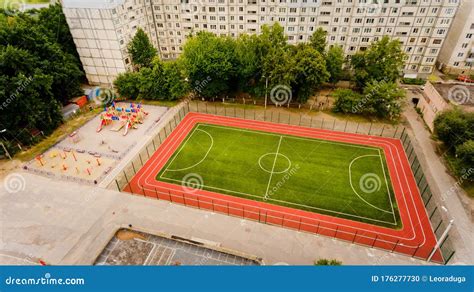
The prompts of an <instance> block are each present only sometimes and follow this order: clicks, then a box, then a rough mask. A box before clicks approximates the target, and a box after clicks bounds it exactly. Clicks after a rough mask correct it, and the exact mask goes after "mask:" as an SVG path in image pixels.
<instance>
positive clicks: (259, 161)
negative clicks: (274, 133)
mask: <svg viewBox="0 0 474 292" xmlns="http://www.w3.org/2000/svg"><path fill="white" fill-rule="evenodd" d="M272 154H275V155H276V156H278V155H280V156H283V157H285V158H286V160H288V167H287V168H286V169H285V170H283V171H275V170H274V171H273V173H276V174H280V173H285V172H287V171H288V170H290V168H291V160H290V159H289V158H288V156H286V155H284V154H281V153H266V154H263V155H262V156H260V158H259V159H258V166H260V168H261V169H262V170H263V171H265V172H268V173H271V171H270V170H268V169H266V168H265V167H263V166H262V159H263V157H265V156H267V155H272Z"/></svg>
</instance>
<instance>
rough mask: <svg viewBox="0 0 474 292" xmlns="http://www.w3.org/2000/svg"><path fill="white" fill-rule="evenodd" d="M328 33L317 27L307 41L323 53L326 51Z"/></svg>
mask: <svg viewBox="0 0 474 292" xmlns="http://www.w3.org/2000/svg"><path fill="white" fill-rule="evenodd" d="M327 35H328V33H327V32H326V31H325V30H324V29H323V28H321V27H318V29H316V30H315V31H314V32H313V34H312V35H311V36H310V38H309V43H310V44H311V46H312V47H313V48H315V49H316V51H318V52H319V53H320V54H322V55H324V52H325V51H326V38H327Z"/></svg>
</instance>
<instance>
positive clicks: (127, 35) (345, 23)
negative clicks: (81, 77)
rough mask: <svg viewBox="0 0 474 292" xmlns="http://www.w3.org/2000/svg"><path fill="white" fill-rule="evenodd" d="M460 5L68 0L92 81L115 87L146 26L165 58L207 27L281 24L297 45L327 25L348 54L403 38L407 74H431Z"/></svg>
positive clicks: (373, 0) (392, 0)
mask: <svg viewBox="0 0 474 292" xmlns="http://www.w3.org/2000/svg"><path fill="white" fill-rule="evenodd" d="M460 1H461V0H95V1H93V0H63V1H62V2H63V10H64V13H65V15H66V19H67V21H68V24H69V26H70V28H71V33H72V36H73V38H74V41H75V43H76V45H77V48H78V52H79V55H80V57H81V60H82V62H83V65H84V69H85V71H86V73H87V77H88V79H89V81H90V82H91V83H93V84H110V83H111V82H112V81H113V79H114V78H115V76H116V75H117V74H118V73H120V72H124V71H126V70H127V68H129V66H130V58H129V56H128V54H127V50H126V47H127V44H128V42H129V41H130V39H131V38H132V37H133V35H134V33H135V31H136V29H137V28H138V27H141V28H142V29H144V30H145V31H146V32H147V33H148V35H149V36H150V39H151V41H152V42H153V44H154V45H155V47H156V48H157V49H158V50H159V52H160V56H161V58H163V59H174V58H177V57H178V56H179V54H180V53H181V52H182V49H183V45H184V42H185V40H186V37H187V36H188V35H189V34H191V33H195V32H197V31H201V30H206V31H210V32H213V33H215V34H217V35H229V36H233V37H236V36H238V35H239V34H242V33H249V34H250V33H257V34H258V33H260V31H261V26H262V25H264V24H267V25H271V24H273V23H275V22H278V23H280V24H281V25H282V26H283V27H284V29H285V33H286V35H287V36H288V41H289V43H291V44H296V43H298V42H306V41H308V40H309V37H310V36H311V35H312V34H313V32H314V31H315V30H316V29H317V28H318V27H322V28H323V29H324V30H326V31H327V32H328V39H327V41H328V45H329V46H334V45H338V46H341V47H342V48H343V49H344V52H345V53H346V55H352V54H354V53H356V52H357V51H359V50H362V51H363V50H365V49H367V48H368V47H369V46H370V44H371V42H373V41H376V40H378V39H380V38H381V37H382V36H384V35H388V36H390V37H392V38H396V39H398V40H400V42H401V43H402V45H403V50H404V51H405V53H406V54H407V59H406V66H405V70H404V71H405V72H404V73H405V75H407V76H412V77H415V76H426V75H429V74H430V73H431V72H432V71H433V69H434V66H435V62H436V59H437V58H438V55H439V53H440V50H441V46H442V45H443V42H444V40H445V39H446V35H447V33H448V30H449V29H450V26H451V24H452V22H453V18H454V16H455V14H456V12H457V8H458V6H459V3H460Z"/></svg>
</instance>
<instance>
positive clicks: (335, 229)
mask: <svg viewBox="0 0 474 292" xmlns="http://www.w3.org/2000/svg"><path fill="white" fill-rule="evenodd" d="M197 123H207V124H214V125H222V126H231V127H236V128H242V129H251V130H258V131H266V132H272V133H279V134H287V135H293V136H300V137H308V138H316V139H324V140H329V141H337V142H346V143H352V144H359V145H368V146H375V147H380V148H382V149H383V151H384V154H385V158H386V161H387V166H388V170H389V174H390V178H391V180H392V185H393V190H394V193H395V199H396V201H397V205H398V209H399V212H400V219H401V220H402V224H403V227H402V229H397V230H395V229H391V228H387V227H381V226H376V225H372V224H368V223H362V222H357V221H353V220H349V219H344V218H337V217H333V216H328V215H322V214H318V213H313V212H308V211H303V210H297V209H293V208H289V207H283V206H278V205H273V204H269V203H266V202H257V201H253V200H249V199H244V198H239V197H234V196H229V195H223V194H220V193H215V192H210V191H206V190H200V189H192V190H190V189H189V188H183V187H182V186H181V185H175V184H170V183H166V182H162V181H157V180H156V179H155V177H156V175H157V174H158V173H159V171H160V170H161V168H162V167H164V166H165V164H166V162H167V161H168V160H169V158H170V157H171V156H172V155H173V153H174V152H175V151H176V149H178V147H179V146H180V145H181V142H182V141H183V140H184V139H185V138H186V136H187V134H188V133H189V132H190V131H191V130H192V129H193V127H194V126H195V125H196V124H197ZM125 191H127V192H131V193H134V194H138V195H144V196H147V197H152V198H156V199H161V200H168V201H171V202H174V203H180V204H184V205H188V206H192V207H197V208H200V209H207V210H212V211H214V212H221V213H226V214H228V215H233V216H239V217H243V218H247V219H251V220H258V221H259V222H264V223H267V224H274V225H279V226H284V227H287V228H292V229H297V230H301V231H306V232H311V233H317V234H322V235H326V236H330V237H336V238H338V239H342V240H346V241H349V242H352V243H358V244H363V245H366V246H370V247H376V248H381V249H385V250H388V251H390V252H398V253H403V254H406V255H409V256H413V257H417V258H422V259H427V258H428V257H429V255H430V253H431V252H432V251H433V248H434V247H435V245H436V238H435V235H434V234H433V230H432V228H431V224H430V220H429V219H428V215H427V213H426V210H425V207H424V204H423V201H422V199H421V196H420V193H419V190H418V188H417V185H416V181H415V178H414V177H413V173H412V170H411V168H410V164H409V162H408V158H407V156H406V153H405V151H404V149H403V145H402V143H401V141H400V140H399V139H391V138H383V137H376V136H368V135H361V134H352V133H342V132H336V131H330V130H322V129H313V128H306V127H300V126H289V125H281V124H275V123H269V122H262V121H250V120H244V119H238V118H228V117H222V116H214V115H208V114H200V113H188V114H187V115H186V117H185V118H184V119H183V120H182V121H181V123H180V124H179V125H178V126H177V127H176V129H175V130H174V131H173V132H172V133H171V134H170V136H168V137H167V138H166V139H165V141H164V142H163V144H161V145H160V147H159V148H158V149H157V151H156V152H155V153H154V154H153V155H152V156H151V157H150V159H149V160H148V161H147V162H146V163H145V165H144V166H143V167H142V168H141V169H140V170H139V171H138V173H137V174H136V175H135V176H134V177H133V178H132V180H131V181H130V183H129V184H128V185H127V186H126V187H125ZM432 260H433V261H435V262H439V263H442V262H443V258H442V254H441V252H440V251H439V250H437V251H436V253H435V255H434V256H433V259H432Z"/></svg>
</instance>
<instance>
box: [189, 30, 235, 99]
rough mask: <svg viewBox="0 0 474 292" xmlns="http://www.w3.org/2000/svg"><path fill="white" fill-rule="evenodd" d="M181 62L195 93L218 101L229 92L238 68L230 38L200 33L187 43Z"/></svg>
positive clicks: (232, 42)
mask: <svg viewBox="0 0 474 292" xmlns="http://www.w3.org/2000/svg"><path fill="white" fill-rule="evenodd" d="M181 58H182V59H181V61H182V62H183V65H184V68H185V71H186V74H187V76H188V79H189V82H190V84H191V86H192V87H193V88H194V89H195V90H194V91H195V93H197V94H199V95H201V96H203V97H215V96H217V95H220V94H224V93H226V92H228V89H229V88H230V80H232V79H233V78H234V76H235V68H236V57H235V42H234V41H233V40H232V39H231V38H229V37H217V36H216V35H214V34H212V33H210V32H204V31H201V32H198V33H197V34H196V35H195V36H192V37H190V38H188V40H187V41H186V43H185V45H184V48H183V54H182V57H181ZM203 83H205V85H204V86H201V85H202V84H203ZM196 88H198V89H199V90H196Z"/></svg>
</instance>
